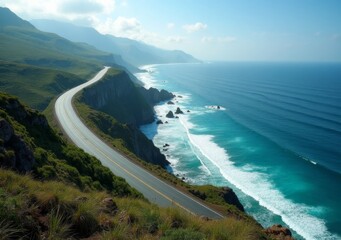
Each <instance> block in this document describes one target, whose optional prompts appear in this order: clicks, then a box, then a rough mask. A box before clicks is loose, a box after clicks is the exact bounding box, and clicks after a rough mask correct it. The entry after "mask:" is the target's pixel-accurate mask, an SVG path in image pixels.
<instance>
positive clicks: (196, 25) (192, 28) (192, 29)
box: [182, 22, 207, 33]
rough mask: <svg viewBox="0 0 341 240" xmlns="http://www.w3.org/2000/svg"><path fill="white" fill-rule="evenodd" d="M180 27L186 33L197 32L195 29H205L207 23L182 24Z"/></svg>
mask: <svg viewBox="0 0 341 240" xmlns="http://www.w3.org/2000/svg"><path fill="white" fill-rule="evenodd" d="M182 28H183V29H185V30H186V31H187V32H188V33H193V32H197V31H200V30H204V29H206V28H207V24H204V23H201V22H197V23H194V24H187V25H183V26H182Z"/></svg>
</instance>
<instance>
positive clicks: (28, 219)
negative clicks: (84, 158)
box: [0, 169, 266, 240]
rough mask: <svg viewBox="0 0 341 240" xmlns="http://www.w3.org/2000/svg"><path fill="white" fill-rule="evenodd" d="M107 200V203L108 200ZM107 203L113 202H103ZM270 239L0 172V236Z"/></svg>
mask: <svg viewBox="0 0 341 240" xmlns="http://www.w3.org/2000/svg"><path fill="white" fill-rule="evenodd" d="M104 199H106V200H104ZM103 201H104V202H107V203H108V202H109V204H104V203H103ZM22 236H24V238H23V239H32V238H34V237H38V236H44V237H45V238H46V239H72V238H82V237H89V236H92V237H96V238H94V239H174V240H175V239H191V240H196V239H221V240H223V239H238V240H239V239H240V240H248V239H266V237H265V236H264V235H263V233H262V229H261V228H260V227H259V226H258V225H255V224H254V223H252V222H245V221H240V220H237V219H235V218H227V219H224V220H219V221H207V220H205V219H201V218H198V217H195V216H192V215H189V214H186V213H184V212H183V211H181V210H178V209H176V208H168V209H160V208H158V207H157V206H155V205H152V204H149V203H147V202H145V201H143V200H138V199H131V198H128V199H127V198H121V197H113V196H112V195H110V194H108V193H105V192H97V191H88V192H82V191H80V190H79V189H76V188H74V187H70V186H65V185H64V184H62V183H60V182H53V181H45V182H38V181H35V180H33V179H32V178H31V177H29V176H27V175H26V176H19V175H17V174H15V173H13V172H11V171H6V170H2V169H0V238H1V239H18V238H19V237H22Z"/></svg>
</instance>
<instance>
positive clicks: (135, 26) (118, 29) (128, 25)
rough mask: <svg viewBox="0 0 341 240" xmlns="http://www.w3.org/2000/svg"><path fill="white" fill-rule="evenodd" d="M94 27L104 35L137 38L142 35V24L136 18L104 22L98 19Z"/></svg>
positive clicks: (119, 18) (120, 18) (110, 19)
mask: <svg viewBox="0 0 341 240" xmlns="http://www.w3.org/2000/svg"><path fill="white" fill-rule="evenodd" d="M94 27H95V28H96V29H97V30H98V31H99V32H101V33H103V34H112V35H115V36H119V37H130V38H135V39H136V37H137V35H139V34H140V33H141V30H142V27H141V23H140V22H139V21H138V20H137V19H136V18H125V17H118V18H116V19H112V18H107V19H106V20H105V21H104V22H102V21H101V20H98V19H96V20H95V22H94Z"/></svg>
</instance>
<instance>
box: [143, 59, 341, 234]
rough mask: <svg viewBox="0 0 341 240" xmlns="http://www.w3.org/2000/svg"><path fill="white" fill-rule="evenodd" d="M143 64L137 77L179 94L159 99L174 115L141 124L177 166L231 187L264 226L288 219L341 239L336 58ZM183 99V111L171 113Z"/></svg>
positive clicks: (340, 82)
mask: <svg viewBox="0 0 341 240" xmlns="http://www.w3.org/2000/svg"><path fill="white" fill-rule="evenodd" d="M145 68H146V69H147V70H148V72H146V73H141V74H137V77H138V78H139V79H141V81H143V82H144V83H145V84H146V87H147V88H148V87H150V86H154V87H156V88H164V89H167V90H169V91H172V92H173V93H176V95H177V97H176V98H175V99H174V101H173V102H174V103H175V105H168V104H166V103H163V104H160V105H158V106H156V107H155V111H156V115H157V116H158V118H159V119H161V120H162V121H163V122H165V121H168V124H162V125H158V126H157V125H156V124H155V123H153V124H150V125H146V126H142V127H141V129H142V131H143V132H144V133H145V134H146V135H147V136H148V137H149V138H151V139H153V141H154V143H155V145H156V146H158V147H160V149H162V150H163V151H164V154H166V156H167V158H168V159H169V161H170V162H171V166H170V170H171V171H173V172H174V174H178V175H179V176H181V177H185V178H186V181H188V182H190V183H194V184H208V183H209V184H213V185H216V186H225V185H227V186H230V187H232V188H233V189H234V190H235V192H236V193H237V195H238V197H239V198H240V200H241V202H242V203H243V204H244V206H245V209H246V211H247V212H248V213H250V214H251V215H253V216H254V217H255V218H256V219H257V220H258V221H259V222H261V223H262V225H263V226H265V227H266V226H270V225H272V224H274V223H282V224H284V225H287V226H289V227H290V228H291V229H292V230H294V234H295V237H297V238H299V239H300V238H302V239H341V228H340V226H341V218H340V216H341V65H340V64H331V63H330V64H327V63H320V64H317V63H309V64H308V63H300V64H293V63H273V64H270V63H206V64H173V65H157V66H146V67H145ZM178 106H179V107H180V108H181V109H182V110H183V111H184V113H185V114H184V115H180V116H179V119H167V118H165V115H166V113H167V112H168V111H169V110H173V111H175V109H176V107H178ZM217 106H220V107H219V109H218V107H217ZM187 110H189V112H187ZM165 143H168V144H169V145H170V147H169V148H167V149H163V145H164V144H165Z"/></svg>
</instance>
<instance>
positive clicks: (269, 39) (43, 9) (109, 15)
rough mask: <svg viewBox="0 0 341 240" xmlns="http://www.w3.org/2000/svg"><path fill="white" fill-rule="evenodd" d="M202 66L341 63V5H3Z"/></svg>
mask: <svg viewBox="0 0 341 240" xmlns="http://www.w3.org/2000/svg"><path fill="white" fill-rule="evenodd" d="M0 6H2V7H8V8H10V9H11V10H12V11H13V12H15V13H16V14H17V15H19V16H20V17H22V18H24V19H26V20H31V19H55V20H60V21H68V22H72V23H74V24H77V25H82V26H89V27H93V28H95V29H96V30H97V31H99V32H101V33H103V34H112V35H115V36H120V37H127V38H132V39H135V40H139V41H143V42H145V43H148V44H152V45H155V46H157V47H161V48H164V49H179V50H183V51H185V52H187V53H189V54H192V55H193V56H195V57H197V58H199V59H201V60H208V61H212V60H219V61H333V62H335V61H337V62H341V0H234V1H232V0H30V1H27V0H0Z"/></svg>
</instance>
